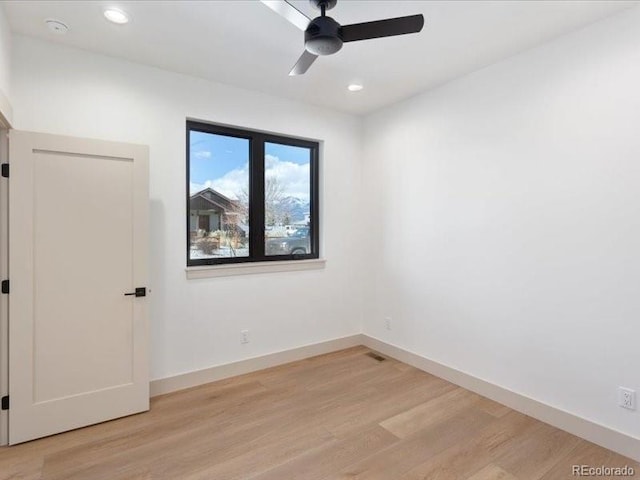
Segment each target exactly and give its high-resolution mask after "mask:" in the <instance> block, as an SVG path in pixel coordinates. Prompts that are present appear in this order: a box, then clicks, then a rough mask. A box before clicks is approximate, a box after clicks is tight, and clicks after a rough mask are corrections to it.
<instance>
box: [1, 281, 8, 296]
mask: <svg viewBox="0 0 640 480" xmlns="http://www.w3.org/2000/svg"><path fill="white" fill-rule="evenodd" d="M2 293H9V280H2Z"/></svg>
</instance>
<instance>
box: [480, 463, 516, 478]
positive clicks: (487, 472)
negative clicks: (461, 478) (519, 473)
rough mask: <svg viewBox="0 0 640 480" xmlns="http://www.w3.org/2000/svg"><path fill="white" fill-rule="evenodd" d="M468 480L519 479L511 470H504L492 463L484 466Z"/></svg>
mask: <svg viewBox="0 0 640 480" xmlns="http://www.w3.org/2000/svg"><path fill="white" fill-rule="evenodd" d="M468 480H518V479H517V478H516V477H514V476H513V475H511V474H510V473H509V472H507V471H505V470H503V469H502V468H500V467H498V466H497V465H494V464H491V465H487V466H486V467H484V468H483V469H482V470H480V471H479V472H478V473H476V474H475V475H472V476H470V477H469V479H468Z"/></svg>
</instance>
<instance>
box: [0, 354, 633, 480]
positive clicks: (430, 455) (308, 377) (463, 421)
mask: <svg viewBox="0 0 640 480" xmlns="http://www.w3.org/2000/svg"><path fill="white" fill-rule="evenodd" d="M368 351H369V350H368V349H367V348H365V347H354V348H349V349H346V350H343V351H340V352H334V353H331V354H327V355H321V356H318V357H314V358H310V359H306V360H302V361H299V362H293V363H291V364H288V365H281V366H277V367H273V368H269V369H266V370H263V371H260V372H253V373H250V374H246V375H242V376H239V377H236V378H230V379H225V380H221V381H219V382H214V383H211V384H208V385H202V386H199V387H194V388H190V389H187V390H183V391H180V392H175V393H172V394H168V395H164V396H161V397H157V398H154V399H152V402H151V411H150V412H146V413H143V414H138V415H134V416H131V417H127V418H122V419H118V420H114V421H111V422H105V423H103V424H99V425H94V426H91V427H86V428H83V429H79V430H75V431H72V432H67V433H64V434H60V435H55V436H51V437H48V438H44V439H40V440H36V441H32V442H28V443H26V444H22V445H17V446H14V447H3V448H0V480H9V479H12V480H15V479H22V480H134V479H135V480H165V479H166V480H183V479H186V480H205V479H206V480H209V479H213V480H249V479H251V480H271V479H278V480H281V479H282V480H288V479H294V480H298V479H300V480H313V479H316V480H329V479H343V480H344V479H352V480H353V479H358V480H487V479H494V478H495V479H501V480H513V478H516V479H518V480H529V479H531V480H559V479H565V478H567V479H568V478H575V477H573V476H572V475H570V473H571V471H570V467H571V466H572V465H573V464H588V465H594V466H602V465H605V466H624V465H628V466H631V467H633V468H635V470H636V472H638V474H640V465H638V463H637V462H633V461H631V460H630V459H627V458H625V457H622V456H620V455H617V454H615V453H613V452H610V451H608V450H606V449H603V448H601V447H598V446H596V445H593V444H591V443H589V442H586V441H584V440H581V439H578V438H577V437H574V436H572V435H569V434H568V433H565V432H562V431H560V430H558V429H556V428H553V427H551V426H549V425H546V424H544V423H541V422H538V421H536V420H534V419H532V418H530V417H527V416H525V415H522V414H520V413H517V412H514V411H513V410H511V409H509V408H507V407H505V406H503V405H500V404H497V403H495V402H493V401H491V400H489V399H486V398H484V397H481V396H479V395H477V394H475V393H472V392H469V391H467V390H464V389H462V388H459V387H457V386H455V385H452V384H451V383H448V382H446V381H444V380H442V379H439V378H436V377H434V376H432V375H429V374H427V373H425V372H422V371H420V370H418V369H416V368H414V367H411V366H409V365H406V364H403V363H401V362H398V361H397V360H394V359H391V358H388V359H387V360H384V361H382V362H377V361H376V360H374V359H372V358H370V357H368V356H366V355H365V354H366V353H367V352H368ZM638 474H637V475H636V476H635V477H631V478H639V477H638Z"/></svg>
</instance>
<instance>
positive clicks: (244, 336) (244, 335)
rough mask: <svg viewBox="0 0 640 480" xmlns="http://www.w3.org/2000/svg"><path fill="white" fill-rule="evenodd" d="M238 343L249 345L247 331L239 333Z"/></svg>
mask: <svg viewBox="0 0 640 480" xmlns="http://www.w3.org/2000/svg"><path fill="white" fill-rule="evenodd" d="M240 343H249V330H241V331H240Z"/></svg>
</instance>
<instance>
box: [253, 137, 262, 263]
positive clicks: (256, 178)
mask: <svg viewBox="0 0 640 480" xmlns="http://www.w3.org/2000/svg"><path fill="white" fill-rule="evenodd" d="M252 144H253V146H252V149H251V176H252V177H251V207H250V209H251V214H252V215H253V216H252V220H251V222H252V223H251V225H252V227H251V246H252V256H253V258H255V259H258V260H262V259H264V257H265V254H264V137H263V136H262V135H258V134H256V135H254V137H253V141H252Z"/></svg>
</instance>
